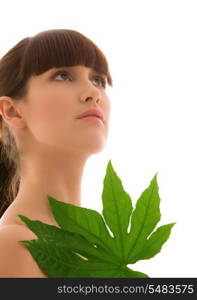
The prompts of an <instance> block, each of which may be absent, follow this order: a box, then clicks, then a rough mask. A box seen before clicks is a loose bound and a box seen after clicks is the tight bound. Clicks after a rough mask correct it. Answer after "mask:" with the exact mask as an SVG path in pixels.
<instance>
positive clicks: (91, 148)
mask: <svg viewBox="0 0 197 300" xmlns="http://www.w3.org/2000/svg"><path fill="white" fill-rule="evenodd" d="M105 144H106V140H105V139H102V140H99V139H98V140H95V139H92V140H89V141H88V142H87V143H86V145H85V150H86V151H87V152H89V154H94V153H98V152H101V151H102V150H103V149H104V148H105Z"/></svg>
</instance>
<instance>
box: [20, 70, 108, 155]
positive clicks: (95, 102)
mask: <svg viewBox="0 0 197 300" xmlns="http://www.w3.org/2000/svg"><path fill="white" fill-rule="evenodd" d="M102 77H103V78H104V80H105V81H106V85H107V78H106V77H105V76H104V75H102V74H98V73H96V72H95V71H94V70H93V69H91V68H88V67H85V66H82V65H77V66H72V67H61V68H52V69H50V70H48V71H46V72H45V73H42V74H41V75H39V76H32V77H30V79H29V81H28V94H27V96H26V97H25V98H24V101H22V102H20V101H19V102H18V103H20V105H21V103H22V106H21V109H22V114H23V117H24V118H25V121H26V124H27V126H28V129H29V130H30V132H31V136H32V137H33V141H35V140H36V141H37V142H39V143H41V144H47V145H50V146H52V147H55V148H56V147H57V148H58V149H61V150H65V149H67V150H71V151H79V152H81V151H84V152H86V153H89V154H91V153H94V152H99V151H100V150H101V149H102V148H103V146H104V145H105V142H106V139H107V136H108V125H109V116H110V102H109V98H108V96H107V94H106V89H105V87H104V86H103V81H102ZM89 97H90V98H89ZM92 108H96V109H99V110H101V111H102V113H103V116H104V123H103V122H93V121H87V120H85V119H76V118H77V116H78V115H79V114H81V113H83V112H85V111H86V110H89V109H92Z"/></svg>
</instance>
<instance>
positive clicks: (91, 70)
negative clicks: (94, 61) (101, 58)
mask: <svg viewBox="0 0 197 300" xmlns="http://www.w3.org/2000/svg"><path fill="white" fill-rule="evenodd" d="M63 69H65V70H66V69H70V71H72V72H74V73H76V72H77V71H75V70H74V69H73V66H62V67H57V68H56V67H55V68H53V69H52V70H49V71H48V72H49V74H51V73H53V72H56V71H58V70H63ZM90 73H95V74H99V75H103V76H104V77H105V78H106V79H107V75H106V74H105V73H102V72H99V71H96V70H94V69H93V68H90Z"/></svg>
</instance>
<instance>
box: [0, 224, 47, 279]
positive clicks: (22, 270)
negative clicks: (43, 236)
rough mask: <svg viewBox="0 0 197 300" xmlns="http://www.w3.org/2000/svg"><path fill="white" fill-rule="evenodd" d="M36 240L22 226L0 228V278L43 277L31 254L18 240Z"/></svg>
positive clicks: (32, 234)
mask: <svg viewBox="0 0 197 300" xmlns="http://www.w3.org/2000/svg"><path fill="white" fill-rule="evenodd" d="M30 239H37V236H36V235H35V234H34V233H33V232H32V231H31V230H29V228H27V227H25V226H22V225H15V224H13V225H5V226H0V277H9V278H10V277H39V278H40V277H44V278H47V277H48V276H47V275H46V274H45V273H43V271H42V270H41V269H40V268H39V266H38V265H37V263H36V261H35V260H34V258H33V257H32V256H31V253H30V252H29V250H28V249H27V247H26V246H25V245H24V244H21V243H20V242H19V241H20V240H30Z"/></svg>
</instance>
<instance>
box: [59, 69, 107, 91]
mask: <svg viewBox="0 0 197 300" xmlns="http://www.w3.org/2000/svg"><path fill="white" fill-rule="evenodd" d="M60 74H65V75H66V76H68V77H69V76H70V74H69V73H68V72H66V71H64V70H60V71H58V72H56V73H55V74H54V75H53V79H55V78H56V77H57V76H58V75H60ZM94 77H95V78H99V79H100V81H101V83H102V86H103V87H104V88H105V87H106V80H105V79H104V78H103V77H102V76H97V75H96V76H94Z"/></svg>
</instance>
